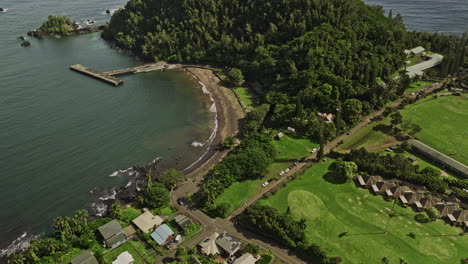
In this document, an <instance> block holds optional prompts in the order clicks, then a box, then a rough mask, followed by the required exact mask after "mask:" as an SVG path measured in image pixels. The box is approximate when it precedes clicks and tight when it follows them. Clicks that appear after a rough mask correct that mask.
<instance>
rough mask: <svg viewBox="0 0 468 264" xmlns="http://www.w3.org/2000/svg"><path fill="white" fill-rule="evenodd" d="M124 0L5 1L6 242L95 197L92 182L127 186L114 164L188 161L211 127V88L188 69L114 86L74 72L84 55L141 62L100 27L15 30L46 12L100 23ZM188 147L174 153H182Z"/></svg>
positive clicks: (120, 64)
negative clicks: (41, 35) (35, 35)
mask: <svg viewBox="0 0 468 264" xmlns="http://www.w3.org/2000/svg"><path fill="white" fill-rule="evenodd" d="M124 3H125V1H120V0H113V1H111V0H107V1H92V0H80V1H69V0H67V1H63V0H41V1H33V0H23V1H16V0H6V1H2V2H1V3H0V7H2V8H8V10H7V12H5V13H0V180H1V183H2V184H1V185H0V224H1V228H0V248H4V247H6V246H7V245H9V243H11V241H12V240H13V239H15V238H17V237H18V236H20V235H21V234H23V233H24V232H28V234H30V233H41V232H47V231H48V230H50V225H51V224H52V220H53V218H55V217H56V216H59V215H68V214H70V213H71V212H73V211H74V210H76V209H80V208H84V207H86V206H87V205H88V204H89V203H90V202H91V201H92V194H91V193H90V191H91V190H93V188H95V187H100V188H112V187H117V186H121V185H122V184H123V183H124V181H125V177H124V176H121V177H109V175H111V174H112V173H113V172H115V171H117V170H121V169H126V168H128V167H131V166H134V165H144V164H146V163H148V162H150V161H151V160H153V159H154V158H156V157H162V158H163V166H165V167H172V166H174V167H176V168H178V169H183V168H185V167H187V166H189V165H190V164H191V163H193V162H194V161H195V160H197V159H198V158H199V157H200V156H201V155H202V154H203V153H204V152H205V151H206V148H204V147H198V148H197V147H193V146H192V145H191V143H192V142H194V141H199V142H203V141H205V140H206V139H208V138H209V136H210V134H211V132H212V131H211V128H210V123H211V122H212V121H210V120H211V114H210V113H209V111H208V108H209V98H208V97H207V96H206V95H204V94H203V93H202V90H201V88H200V87H199V85H198V84H197V83H196V82H195V80H194V79H193V78H192V77H190V76H189V75H187V74H186V73H184V72H180V71H172V72H164V73H163V72H153V73H145V74H136V75H127V76H122V77H121V78H122V79H123V80H124V82H125V83H124V85H122V86H118V87H114V86H111V85H108V84H106V83H103V82H100V81H97V80H95V79H91V78H89V77H86V76H84V75H81V74H78V73H76V72H72V71H70V70H69V69H68V67H69V66H70V65H72V64H76V63H80V64H83V65H86V66H89V67H92V68H94V69H96V70H100V71H108V70H115V69H120V68H126V67H130V66H133V65H136V64H138V63H139V62H138V61H137V60H136V59H135V57H134V56H132V55H129V54H125V53H122V52H119V51H118V50H115V49H111V48H110V47H109V46H108V45H107V44H106V43H105V42H104V41H102V40H101V39H100V37H99V34H89V35H82V36H75V37H70V38H66V39H56V38H50V39H43V40H37V39H28V40H29V41H31V42H32V45H31V46H30V47H21V46H20V45H19V44H20V41H19V40H17V39H16V38H17V37H18V36H20V35H24V36H26V35H25V34H26V32H27V31H29V30H31V29H34V28H36V27H37V26H39V25H40V23H42V21H43V20H45V19H46V17H47V15H49V14H58V15H68V16H70V17H71V18H72V20H77V21H82V20H85V19H92V20H95V21H96V24H98V25H99V24H103V23H104V22H105V21H106V20H108V19H109V16H108V15H106V14H105V10H106V9H115V8H117V7H119V6H123V5H124ZM178 156H182V158H180V159H179V160H178V163H177V164H176V163H175V158H176V157H178Z"/></svg>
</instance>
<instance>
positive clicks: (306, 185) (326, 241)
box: [260, 162, 468, 263]
mask: <svg viewBox="0 0 468 264" xmlns="http://www.w3.org/2000/svg"><path fill="white" fill-rule="evenodd" d="M330 164H331V162H324V163H320V164H315V165H313V167H312V168H310V169H309V170H308V171H307V172H306V173H305V174H304V175H302V176H301V177H300V178H298V179H297V180H295V181H293V182H292V183H290V184H288V185H287V186H286V187H284V188H283V189H281V190H280V191H279V192H278V193H276V194H275V195H273V196H271V197H270V198H268V199H265V200H261V201H260V203H262V204H266V205H270V206H273V207H275V208H277V209H279V210H280V211H281V212H286V211H287V209H288V207H289V209H290V212H291V213H292V214H293V215H295V216H297V218H305V219H306V222H307V233H308V236H309V238H310V239H311V241H313V242H314V243H317V244H318V245H320V246H321V247H323V248H324V249H325V250H326V251H327V252H328V254H329V255H330V256H336V255H338V256H341V257H342V258H343V260H344V261H343V263H380V261H381V259H382V258H383V257H388V258H389V259H390V263H399V262H398V261H399V258H401V257H403V258H405V259H406V260H407V261H408V263H459V261H460V259H461V258H462V257H465V258H466V257H468V237H467V236H464V237H462V236H459V235H458V234H459V233H460V232H461V229H460V228H457V227H452V226H450V225H448V224H445V223H444V222H443V221H442V220H437V221H435V222H430V223H427V224H420V223H418V222H416V221H415V220H414V216H415V215H416V213H414V212H413V211H412V210H411V209H410V208H402V207H400V206H398V205H396V206H395V208H394V212H395V213H396V217H393V218H391V220H390V222H389V226H388V233H387V234H383V231H384V229H385V224H386V222H387V219H388V213H389V212H390V211H391V207H392V205H393V203H392V202H387V201H385V200H384V199H383V198H382V197H381V196H373V195H371V194H370V193H369V191H368V190H365V189H361V188H358V187H356V186H355V184H354V183H351V182H350V183H344V184H336V183H332V182H333V180H331V178H332V177H333V176H330V174H327V172H328V167H329V165H330ZM344 232H347V235H345V236H342V237H339V235H340V234H342V233H344ZM410 232H413V233H414V234H416V238H414V239H413V238H411V237H409V236H408V234H409V233H410ZM443 235H453V236H443Z"/></svg>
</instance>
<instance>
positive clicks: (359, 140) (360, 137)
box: [338, 122, 391, 150]
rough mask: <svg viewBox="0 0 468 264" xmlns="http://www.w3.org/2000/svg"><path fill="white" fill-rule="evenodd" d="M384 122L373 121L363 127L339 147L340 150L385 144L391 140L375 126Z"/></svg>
mask: <svg viewBox="0 0 468 264" xmlns="http://www.w3.org/2000/svg"><path fill="white" fill-rule="evenodd" d="M382 124H383V123H380V122H379V123H372V124H370V125H368V126H367V127H365V128H363V129H362V130H361V131H359V133H357V134H355V135H353V136H352V137H350V138H348V139H346V140H345V141H344V142H343V144H342V145H340V146H339V147H338V150H350V149H357V148H361V147H372V146H378V145H383V144H387V143H390V142H391V138H389V137H388V136H387V135H386V134H385V133H383V132H382V131H380V130H376V129H375V128H376V127H377V126H378V125H382Z"/></svg>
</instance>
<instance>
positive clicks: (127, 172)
mask: <svg viewBox="0 0 468 264" xmlns="http://www.w3.org/2000/svg"><path fill="white" fill-rule="evenodd" d="M136 173H137V172H136V171H135V169H134V168H133V167H130V168H128V169H126V170H118V171H114V172H113V173H111V174H110V175H109V177H117V176H123V175H127V176H133V175H135V174H136Z"/></svg>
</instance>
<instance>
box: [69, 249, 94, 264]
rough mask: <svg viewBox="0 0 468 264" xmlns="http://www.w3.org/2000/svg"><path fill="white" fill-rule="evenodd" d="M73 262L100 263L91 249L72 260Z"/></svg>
mask: <svg viewBox="0 0 468 264" xmlns="http://www.w3.org/2000/svg"><path fill="white" fill-rule="evenodd" d="M71 264H99V262H98V261H97V259H96V258H95V257H94V256H93V254H92V253H91V252H90V251H85V252H83V253H81V254H80V255H78V256H76V257H75V258H73V259H72V260H71Z"/></svg>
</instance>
